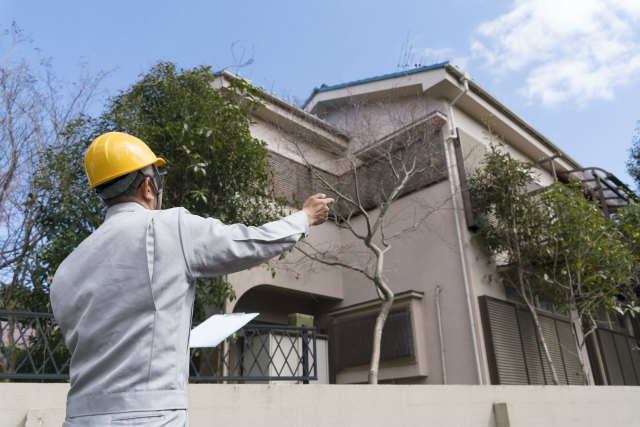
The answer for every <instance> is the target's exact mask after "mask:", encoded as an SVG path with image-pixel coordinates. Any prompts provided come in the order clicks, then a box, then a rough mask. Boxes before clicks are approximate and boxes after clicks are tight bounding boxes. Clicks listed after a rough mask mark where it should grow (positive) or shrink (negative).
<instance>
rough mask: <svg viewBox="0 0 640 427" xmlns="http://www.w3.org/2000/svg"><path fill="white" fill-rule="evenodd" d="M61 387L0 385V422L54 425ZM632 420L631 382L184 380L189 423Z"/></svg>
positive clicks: (639, 398) (638, 411)
mask: <svg viewBox="0 0 640 427" xmlns="http://www.w3.org/2000/svg"><path fill="white" fill-rule="evenodd" d="M67 390H68V385H67V384H37V383H30V384H29V383H22V384H19V383H14V384H10V383H5V384H0V425H2V426H7V427H11V426H24V425H27V426H59V425H61V424H62V422H63V420H64V415H65V412H64V406H65V398H66V392H67ZM496 404H497V405H496ZM494 408H495V409H494ZM638 420H640V389H639V388H638V387H584V386H421V385H409V386H401V385H383V386H368V385H363V386H354V385H209V384H198V385H195V384H191V385H189V424H190V425H191V426H192V427H198V426H212V425H222V426H256V425H261V426H370V427H371V426H496V425H503V426H504V425H507V426H587V425H588V426H637V425H638Z"/></svg>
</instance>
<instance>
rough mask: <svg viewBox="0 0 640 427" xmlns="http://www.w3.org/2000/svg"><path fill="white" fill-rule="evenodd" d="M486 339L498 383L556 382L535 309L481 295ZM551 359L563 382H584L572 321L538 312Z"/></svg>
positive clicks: (492, 368) (492, 370)
mask: <svg viewBox="0 0 640 427" xmlns="http://www.w3.org/2000/svg"><path fill="white" fill-rule="evenodd" d="M480 308H481V314H482V321H483V328H484V331H485V343H486V347H487V356H488V359H489V366H490V372H491V380H492V383H494V384H552V383H553V380H552V376H551V369H550V367H549V364H548V362H547V360H546V357H545V355H544V350H543V348H542V346H541V345H540V342H539V339H538V335H537V333H536V330H535V326H534V323H533V319H532V317H531V313H529V311H528V310H527V309H526V308H525V307H522V306H520V305H519V304H515V303H513V302H510V301H502V300H498V299H495V298H491V297H487V296H483V297H480ZM538 320H539V321H540V326H541V329H542V334H543V335H544V338H545V341H546V343H547V347H548V349H549V353H550V355H551V360H552V361H553V365H554V367H555V368H556V373H557V374H558V381H559V382H560V383H561V384H583V375H582V369H581V367H580V360H579V358H578V354H577V349H576V345H575V341H574V338H573V334H572V333H571V329H570V328H571V325H570V323H569V322H568V321H567V320H564V319H560V318H557V317H555V316H550V315H547V314H543V313H538Z"/></svg>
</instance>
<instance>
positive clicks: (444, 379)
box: [436, 286, 447, 385]
mask: <svg viewBox="0 0 640 427" xmlns="http://www.w3.org/2000/svg"><path fill="white" fill-rule="evenodd" d="M440 291H442V288H441V287H440V286H436V313H437V314H438V337H439V338H440V358H441V360H442V382H443V383H444V384H445V385H447V360H446V358H445V351H444V338H443V337H442V315H441V314H440Z"/></svg>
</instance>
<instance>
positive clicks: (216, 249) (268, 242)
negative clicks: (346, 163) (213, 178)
mask: <svg viewBox="0 0 640 427" xmlns="http://www.w3.org/2000/svg"><path fill="white" fill-rule="evenodd" d="M332 202H333V199H330V198H326V197H325V195H324V194H316V195H314V196H311V197H309V198H308V199H307V200H306V201H305V203H304V204H303V207H302V210H301V211H300V212H297V213H295V214H293V215H289V216H287V217H285V218H283V219H281V220H279V221H273V222H269V223H267V224H264V225H262V226H259V227H247V226H245V225H243V224H233V225H225V224H223V223H222V222H220V221H219V220H216V219H213V218H202V217H199V216H196V215H191V214H188V213H186V212H183V213H182V215H181V219H180V234H181V238H182V244H183V247H184V251H185V258H186V261H187V264H188V267H189V270H190V272H191V275H192V276H193V277H211V276H220V275H223V274H230V273H234V272H237V271H241V270H245V269H247V268H251V267H254V266H256V265H258V264H261V263H263V262H265V261H267V260H269V259H271V258H273V257H275V256H277V255H279V254H281V253H283V252H285V251H287V250H289V249H291V248H293V247H294V246H295V244H296V243H297V242H298V240H300V239H301V238H303V237H305V236H306V235H307V234H308V232H309V226H310V225H319V224H322V223H323V222H325V221H326V220H327V217H328V213H329V207H328V205H329V204H330V203H332Z"/></svg>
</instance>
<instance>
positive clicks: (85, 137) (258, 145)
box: [38, 62, 284, 319]
mask: <svg viewBox="0 0 640 427" xmlns="http://www.w3.org/2000/svg"><path fill="white" fill-rule="evenodd" d="M216 78H217V76H216V75H215V74H214V73H212V72H211V70H210V69H209V67H198V68H194V69H190V70H183V69H177V68H176V66H175V65H174V64H173V63H171V62H160V63H158V64H157V65H155V66H154V67H152V68H151V69H150V70H149V71H148V72H147V73H145V74H144V75H142V76H141V78H140V80H139V81H138V82H137V83H135V84H134V85H133V86H131V87H130V88H129V89H128V90H126V91H124V92H122V93H120V94H119V95H118V96H116V97H114V98H113V99H111V101H110V103H109V105H108V107H107V108H106V111H105V112H104V113H103V114H102V115H101V116H100V117H98V118H86V119H85V120H82V121H79V122H77V123H76V124H75V126H73V127H70V128H69V132H68V138H70V139H71V140H72V143H71V144H70V145H72V146H73V150H65V151H58V152H55V153H53V154H52V156H51V157H50V159H49V163H48V165H47V168H48V169H49V170H51V171H54V172H55V173H54V175H55V178H52V179H51V180H50V182H51V185H52V187H53V188H58V189H60V190H61V192H60V194H59V196H58V197H57V198H55V199H54V200H53V203H52V204H51V205H50V206H47V207H46V212H45V213H44V215H43V220H44V221H45V225H46V228H47V230H48V233H49V234H48V235H47V236H48V238H49V239H50V240H49V243H48V249H47V250H46V251H44V252H43V253H42V254H41V259H42V261H43V264H42V265H43V266H45V267H46V268H44V269H43V270H42V271H39V272H38V274H39V277H40V278H41V280H42V279H44V278H45V277H48V276H50V275H51V274H52V273H53V271H54V270H55V268H56V267H57V265H58V264H59V262H60V261H61V260H62V259H63V258H64V257H65V256H66V255H67V254H68V253H69V252H70V250H71V249H72V248H73V247H75V246H76V245H77V243H78V241H81V240H82V238H84V237H85V236H86V235H88V234H89V233H90V232H91V231H92V230H93V229H94V228H95V226H96V225H97V224H99V222H96V221H95V219H96V218H100V221H101V219H102V217H103V214H102V213H101V212H100V208H99V204H98V202H97V200H96V198H95V197H94V196H90V195H89V193H88V192H87V190H86V186H87V184H86V178H85V177H84V170H83V167H82V157H83V156H82V153H83V152H84V150H86V148H87V146H88V145H89V143H90V142H91V141H92V140H93V139H94V138H95V137H97V136H99V135H101V134H102V133H105V132H109V131H121V132H127V133H130V134H132V135H135V136H137V137H138V138H140V139H142V140H143V141H145V142H146V143H147V144H148V145H149V146H150V148H151V149H152V150H153V151H154V152H155V153H156V154H157V155H158V156H161V157H163V158H164V159H166V160H167V165H166V170H167V172H168V179H167V182H166V184H165V189H164V195H163V207H164V208H170V207H175V206H183V207H185V208H187V209H188V210H189V211H191V212H192V213H194V214H198V215H202V216H206V217H208V216H211V217H216V218H219V219H220V220H221V221H223V222H227V223H235V222H242V223H244V224H247V225H259V224H263V223H265V222H268V221H271V220H273V219H275V218H277V217H279V216H281V215H282V214H283V213H284V208H283V207H284V200H278V199H276V198H275V196H274V187H273V185H272V170H271V168H270V167H269V164H268V158H267V152H266V149H265V143H264V142H263V141H260V140H258V139H256V138H254V137H252V136H251V133H250V130H249V127H250V125H251V111H252V109H254V108H257V107H258V106H259V105H260V99H259V97H258V93H257V92H256V90H255V89H253V87H251V86H250V85H249V84H248V83H246V82H245V81H242V80H236V81H234V82H232V83H230V84H229V85H228V86H226V87H222V88H214V81H215V80H216ZM77 221H79V222H80V224H82V227H80V228H79V229H76V231H75V232H74V231H73V230H72V229H73V228H74V227H76V223H77ZM74 233H75V234H74ZM227 298H230V299H233V298H234V293H233V289H232V287H231V285H230V284H229V283H228V282H227V281H226V280H224V278H217V279H213V280H201V281H199V283H198V293H197V301H196V311H195V317H196V319H197V318H199V317H202V316H203V315H204V312H203V307H204V305H210V304H214V305H217V306H219V307H221V306H222V305H223V304H224V301H225V300H226V299H227Z"/></svg>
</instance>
